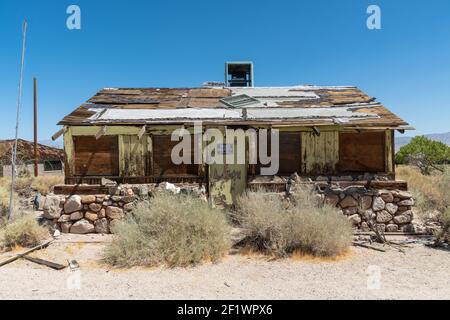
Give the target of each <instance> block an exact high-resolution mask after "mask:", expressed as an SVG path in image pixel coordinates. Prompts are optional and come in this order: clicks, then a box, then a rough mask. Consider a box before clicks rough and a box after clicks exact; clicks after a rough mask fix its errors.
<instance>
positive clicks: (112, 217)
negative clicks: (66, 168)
mask: <svg viewBox="0 0 450 320" xmlns="http://www.w3.org/2000/svg"><path fill="white" fill-rule="evenodd" d="M158 189H162V190H168V191H171V192H174V193H187V194H196V195H198V196H204V193H205V191H204V190H203V189H199V188H198V187H197V186H193V185H190V186H181V187H176V186H174V185H172V184H159V185H156V184H148V185H121V186H118V187H115V188H113V190H114V192H113V193H112V194H111V195H104V194H102V195H71V196H64V195H49V196H47V197H46V198H45V200H44V204H43V211H44V214H43V217H44V218H45V219H47V220H48V222H49V224H50V225H51V226H52V227H53V228H54V229H58V230H60V231H61V232H62V233H75V234H88V233H103V234H107V233H110V232H111V227H112V226H113V225H114V224H115V223H117V221H119V220H120V219H123V218H124V217H125V216H126V215H127V214H130V213H131V212H132V211H133V208H134V207H135V205H136V204H137V203H138V202H139V201H143V200H146V199H148V198H149V197H150V196H151V194H152V192H155V191H157V190H158Z"/></svg>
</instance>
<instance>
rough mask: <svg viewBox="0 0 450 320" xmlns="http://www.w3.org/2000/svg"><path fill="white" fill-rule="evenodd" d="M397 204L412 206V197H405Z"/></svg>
mask: <svg viewBox="0 0 450 320" xmlns="http://www.w3.org/2000/svg"><path fill="white" fill-rule="evenodd" d="M398 205H399V206H413V205H414V200H413V199H406V200H402V201H399V202H398Z"/></svg>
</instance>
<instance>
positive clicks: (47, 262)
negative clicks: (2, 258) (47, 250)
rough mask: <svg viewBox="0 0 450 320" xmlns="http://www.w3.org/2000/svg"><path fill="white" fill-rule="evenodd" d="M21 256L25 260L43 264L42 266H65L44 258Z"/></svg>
mask: <svg viewBox="0 0 450 320" xmlns="http://www.w3.org/2000/svg"><path fill="white" fill-rule="evenodd" d="M22 258H23V259H25V260H28V261H31V262H34V263H37V264H40V265H43V266H47V267H49V268H52V269H55V270H62V269H64V268H66V267H67V266H65V265H62V264H59V263H54V262H51V261H47V260H44V259H39V258H33V257H28V256H23V257H22Z"/></svg>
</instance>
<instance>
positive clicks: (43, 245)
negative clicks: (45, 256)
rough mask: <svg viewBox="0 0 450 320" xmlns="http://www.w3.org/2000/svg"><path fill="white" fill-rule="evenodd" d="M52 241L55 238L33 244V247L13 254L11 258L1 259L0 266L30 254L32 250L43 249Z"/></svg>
mask: <svg viewBox="0 0 450 320" xmlns="http://www.w3.org/2000/svg"><path fill="white" fill-rule="evenodd" d="M53 241H55V240H50V241H47V242H45V243H43V244H40V245H37V246H35V247H33V248H31V249H29V250H27V251H25V252H23V253H20V254H18V255H15V256H14V257H12V258H9V259H7V260H5V261H3V262H0V267H3V266H4V265H7V264H10V263H11V262H14V261H16V260H17V259H20V258H23V257H25V256H26V255H28V254H30V253H32V252H34V251H37V250H41V249H44V248H46V247H48V246H49V245H50V244H51V243H52V242H53Z"/></svg>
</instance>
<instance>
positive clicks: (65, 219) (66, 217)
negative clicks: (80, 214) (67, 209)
mask: <svg viewBox="0 0 450 320" xmlns="http://www.w3.org/2000/svg"><path fill="white" fill-rule="evenodd" d="M69 221H70V214H63V215H62V216H61V217H59V219H58V222H60V223H62V222H69Z"/></svg>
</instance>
